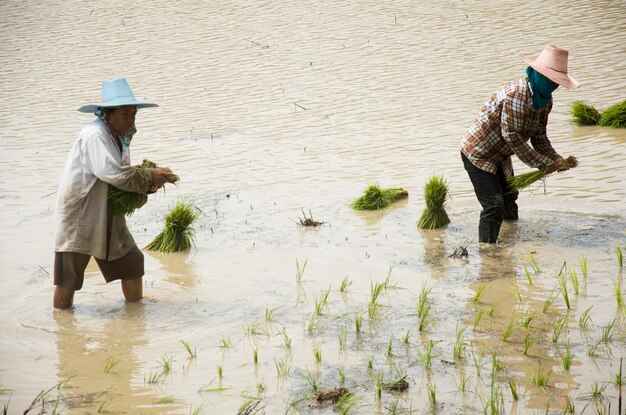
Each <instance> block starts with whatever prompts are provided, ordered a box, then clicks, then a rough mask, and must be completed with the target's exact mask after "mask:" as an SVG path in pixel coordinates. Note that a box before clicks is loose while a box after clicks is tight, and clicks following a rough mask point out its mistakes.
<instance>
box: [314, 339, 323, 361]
mask: <svg viewBox="0 0 626 415" xmlns="http://www.w3.org/2000/svg"><path fill="white" fill-rule="evenodd" d="M313 356H315V361H316V362H317V363H320V362H321V361H322V348H321V347H320V345H319V344H317V343H316V344H315V346H314V347H313Z"/></svg>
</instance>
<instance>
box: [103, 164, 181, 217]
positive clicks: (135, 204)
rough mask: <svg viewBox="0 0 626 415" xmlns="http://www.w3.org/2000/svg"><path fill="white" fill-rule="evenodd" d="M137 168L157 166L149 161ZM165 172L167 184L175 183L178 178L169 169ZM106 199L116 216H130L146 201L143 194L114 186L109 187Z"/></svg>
mask: <svg viewBox="0 0 626 415" xmlns="http://www.w3.org/2000/svg"><path fill="white" fill-rule="evenodd" d="M137 167H139V168H144V169H155V168H157V167H158V166H157V165H156V164H155V163H153V162H152V161H150V160H144V161H143V163H141V164H139V165H137ZM164 170H165V173H164V174H165V177H166V180H167V182H168V183H176V182H177V181H178V180H179V178H178V176H177V175H176V174H174V173H173V172H172V171H171V170H170V169H167V168H166V169H164ZM107 199H109V201H110V202H111V209H113V213H114V214H116V215H126V216H130V215H131V214H132V213H133V212H134V211H135V210H136V209H139V208H140V207H142V206H143V205H144V204H145V203H146V200H147V195H146V194H145V193H135V192H127V191H126V190H122V189H119V188H117V187H115V186H112V185H109V188H108V190H107Z"/></svg>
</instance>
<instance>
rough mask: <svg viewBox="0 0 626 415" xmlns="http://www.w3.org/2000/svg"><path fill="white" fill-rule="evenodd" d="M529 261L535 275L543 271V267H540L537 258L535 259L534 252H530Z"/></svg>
mask: <svg viewBox="0 0 626 415" xmlns="http://www.w3.org/2000/svg"><path fill="white" fill-rule="evenodd" d="M528 263H529V264H530V266H531V267H532V269H533V272H534V273H535V275H538V274H539V273H540V272H541V269H540V268H539V264H537V260H536V259H535V257H534V256H533V254H528Z"/></svg>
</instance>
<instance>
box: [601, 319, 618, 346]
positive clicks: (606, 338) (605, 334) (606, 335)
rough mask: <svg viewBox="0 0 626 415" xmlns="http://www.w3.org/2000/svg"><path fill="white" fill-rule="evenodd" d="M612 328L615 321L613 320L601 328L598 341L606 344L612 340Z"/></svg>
mask: <svg viewBox="0 0 626 415" xmlns="http://www.w3.org/2000/svg"><path fill="white" fill-rule="evenodd" d="M614 328H615V319H613V321H611V322H610V323H609V324H608V325H606V326H604V327H603V328H602V335H600V341H602V342H603V343H608V342H610V341H611V340H613V334H614Z"/></svg>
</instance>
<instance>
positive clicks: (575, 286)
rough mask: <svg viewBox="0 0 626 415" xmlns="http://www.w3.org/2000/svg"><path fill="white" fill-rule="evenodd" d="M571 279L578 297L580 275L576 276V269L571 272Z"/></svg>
mask: <svg viewBox="0 0 626 415" xmlns="http://www.w3.org/2000/svg"><path fill="white" fill-rule="evenodd" d="M569 279H570V281H571V282H572V288H573V289H574V294H576V295H578V293H579V291H578V275H577V274H576V270H575V269H570V270H569Z"/></svg>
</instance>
